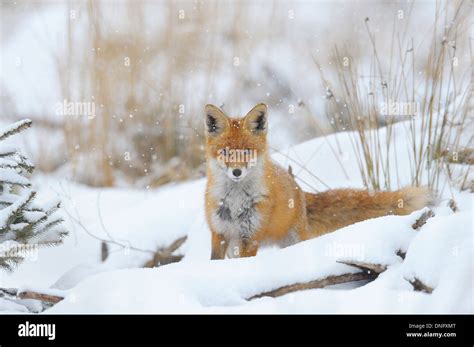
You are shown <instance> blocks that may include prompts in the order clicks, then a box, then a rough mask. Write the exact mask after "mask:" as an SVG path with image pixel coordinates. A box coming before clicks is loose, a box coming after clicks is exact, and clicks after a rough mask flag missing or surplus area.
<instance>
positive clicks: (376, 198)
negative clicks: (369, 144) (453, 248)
mask: <svg viewBox="0 0 474 347" xmlns="http://www.w3.org/2000/svg"><path fill="white" fill-rule="evenodd" d="M305 198H306V213H307V217H308V224H309V230H310V232H311V234H312V235H314V236H320V235H322V234H326V233H329V232H331V231H334V230H336V229H340V228H342V227H344V226H346V225H349V224H353V223H356V222H360V221H363V220H365V219H369V218H375V217H381V216H385V215H407V214H410V213H411V212H413V211H416V210H419V209H421V208H423V207H425V206H432V205H433V204H434V203H435V194H434V193H433V191H432V190H431V189H429V188H428V187H405V188H403V189H400V190H397V191H393V192H376V193H369V192H368V191H366V190H357V189H336V190H329V191H326V192H322V193H317V194H313V193H305Z"/></svg>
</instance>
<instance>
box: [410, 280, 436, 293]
mask: <svg viewBox="0 0 474 347" xmlns="http://www.w3.org/2000/svg"><path fill="white" fill-rule="evenodd" d="M405 279H406V280H407V281H408V282H410V284H411V285H412V286H413V289H414V290H415V291H417V292H424V293H427V294H431V293H432V292H433V288H431V287H430V286H428V285H426V284H424V283H423V282H422V281H421V280H420V279H418V278H416V277H414V278H412V279H408V278H405Z"/></svg>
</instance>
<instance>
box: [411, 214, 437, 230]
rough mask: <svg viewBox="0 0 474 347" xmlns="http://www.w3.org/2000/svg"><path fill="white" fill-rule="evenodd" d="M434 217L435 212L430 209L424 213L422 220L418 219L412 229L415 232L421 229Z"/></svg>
mask: <svg viewBox="0 0 474 347" xmlns="http://www.w3.org/2000/svg"><path fill="white" fill-rule="evenodd" d="M434 215H435V214H434V212H433V211H432V210H431V209H428V211H425V212H423V213H422V215H421V216H420V218H418V219H417V220H416V222H415V223H413V225H412V226H411V227H412V228H413V229H415V230H418V229H420V228H421V227H422V226H423V225H425V224H426V221H427V220H428V219H430V218H431V217H434Z"/></svg>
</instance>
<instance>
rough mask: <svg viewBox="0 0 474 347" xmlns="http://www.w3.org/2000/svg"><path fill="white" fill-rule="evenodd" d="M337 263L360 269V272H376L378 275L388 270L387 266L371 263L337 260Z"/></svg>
mask: <svg viewBox="0 0 474 347" xmlns="http://www.w3.org/2000/svg"><path fill="white" fill-rule="evenodd" d="M336 262H337V263H341V264H345V265H349V266H353V267H356V268H358V269H359V270H362V271H365V272H367V273H371V272H375V273H376V274H380V273H382V272H384V271H385V270H387V266H386V265H381V264H371V263H364V262H360V261H347V260H337V261H336Z"/></svg>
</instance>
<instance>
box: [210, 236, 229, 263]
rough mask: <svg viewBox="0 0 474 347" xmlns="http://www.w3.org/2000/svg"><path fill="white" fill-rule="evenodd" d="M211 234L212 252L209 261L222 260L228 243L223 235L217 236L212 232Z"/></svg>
mask: <svg viewBox="0 0 474 347" xmlns="http://www.w3.org/2000/svg"><path fill="white" fill-rule="evenodd" d="M211 233H212V252H211V259H224V258H225V254H226V251H227V247H228V243H227V241H226V240H225V238H224V235H222V234H218V233H216V232H214V231H211Z"/></svg>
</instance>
